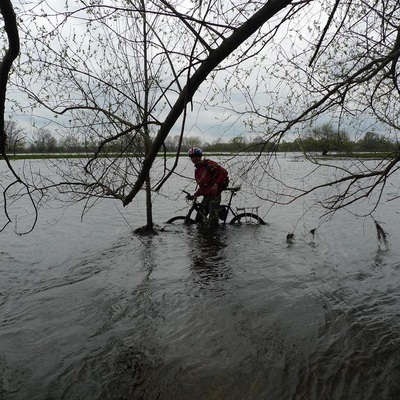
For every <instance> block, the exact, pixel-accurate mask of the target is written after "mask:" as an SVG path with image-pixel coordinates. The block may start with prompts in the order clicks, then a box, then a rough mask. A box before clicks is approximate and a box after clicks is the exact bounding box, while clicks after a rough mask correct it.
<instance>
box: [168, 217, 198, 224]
mask: <svg viewBox="0 0 400 400" xmlns="http://www.w3.org/2000/svg"><path fill="white" fill-rule="evenodd" d="M195 223H196V221H195V220H194V219H192V218H190V217H187V216H186V215H178V216H176V217H173V218H171V219H169V220H168V221H167V224H175V225H178V224H181V225H182V224H184V225H192V224H195Z"/></svg>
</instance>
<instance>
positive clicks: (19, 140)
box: [5, 121, 399, 155]
mask: <svg viewBox="0 0 400 400" xmlns="http://www.w3.org/2000/svg"><path fill="white" fill-rule="evenodd" d="M5 127H6V129H5V130H6V134H7V146H8V153H9V154H20V153H91V152H94V151H96V150H97V148H98V144H97V143H95V142H94V141H93V140H82V139H78V138H77V137H76V136H74V135H72V134H71V135H67V136H65V137H63V138H61V139H56V137H55V136H54V135H53V134H52V133H51V131H50V130H49V129H48V128H38V129H36V130H34V132H33V133H32V136H33V139H30V140H28V139H27V134H26V132H25V131H24V130H23V129H22V128H21V127H19V125H18V124H17V123H16V122H15V121H7V122H6V124H5ZM180 141H181V137H180V136H179V135H176V136H172V137H167V139H166V141H165V143H164V150H165V151H166V152H172V153H174V152H177V151H178V149H179V148H180V149H181V150H182V151H186V150H187V149H189V148H191V147H201V148H202V149H203V151H205V152H210V153H211V152H218V153H223V152H229V153H235V152H269V151H278V152H299V151H302V152H305V153H318V154H321V155H328V154H332V153H358V152H393V151H398V150H399V144H398V143H397V141H394V140H390V139H388V138H386V137H385V136H384V135H382V134H378V133H375V132H366V133H365V134H364V137H363V138H361V139H359V140H356V141H354V140H351V139H350V136H349V134H348V133H346V132H344V131H338V130H336V129H334V128H333V127H332V125H330V124H324V125H321V126H318V127H315V128H313V129H312V130H310V131H309V132H307V133H305V134H303V135H301V137H298V138H296V139H295V140H293V141H291V142H286V141H283V142H281V143H280V144H279V145H278V146H277V145H276V144H271V145H268V143H266V142H265V140H264V138H263V137H255V138H251V139H247V138H245V137H242V136H237V137H234V138H233V139H231V140H229V141H222V140H215V141H214V142H212V143H208V142H205V141H203V140H202V139H201V138H200V137H184V138H183V139H182V142H181V143H180ZM127 146H129V147H130V149H131V152H132V153H134V154H140V153H142V152H143V151H144V144H143V143H142V142H140V141H138V140H134V139H133V138H129V137H128V138H127V137H124V138H123V139H121V140H120V141H116V142H115V143H114V144H113V146H111V147H110V146H109V147H108V148H107V151H109V152H110V151H113V152H119V151H121V149H123V148H124V149H126V148H127Z"/></svg>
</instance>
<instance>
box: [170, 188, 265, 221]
mask: <svg viewBox="0 0 400 400" xmlns="http://www.w3.org/2000/svg"><path fill="white" fill-rule="evenodd" d="M239 190H240V187H232V188H226V189H224V191H227V192H230V196H229V200H228V203H227V204H221V205H220V211H221V209H225V210H226V213H224V216H223V218H221V216H219V219H220V220H221V221H222V223H223V224H226V220H227V218H228V214H229V212H230V213H231V214H232V215H233V218H232V220H231V221H230V222H229V224H232V225H233V224H241V223H242V220H244V221H245V222H246V223H247V222H256V223H258V224H260V225H266V223H265V222H264V221H263V220H262V218H260V217H259V216H258V211H257V214H253V212H248V211H246V208H242V209H238V211H239V210H242V211H244V212H242V213H239V212H236V211H235V210H234V209H233V208H232V205H231V204H232V199H233V196H235V195H236V192H238V191H239ZM183 193H186V194H187V195H188V196H190V193H188V192H186V191H185V190H183ZM251 208H252V211H253V210H254V209H255V210H258V207H251ZM194 211H196V212H197V213H200V215H201V217H202V218H201V220H202V221H209V218H207V215H206V214H205V213H204V210H203V209H202V207H201V203H199V202H198V201H197V199H196V198H194V199H193V203H192V205H191V207H190V209H189V211H188V213H187V214H186V215H185V216H183V215H178V216H176V217H173V218H171V219H169V220H168V221H167V223H171V224H172V223H174V222H178V221H181V222H182V221H183V222H185V223H186V224H195V223H196V222H197V221H196V220H195V219H193V218H192V214H193V212H194Z"/></svg>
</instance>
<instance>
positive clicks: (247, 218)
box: [229, 213, 266, 225]
mask: <svg viewBox="0 0 400 400" xmlns="http://www.w3.org/2000/svg"><path fill="white" fill-rule="evenodd" d="M229 223H230V224H231V225H234V224H246V223H247V224H260V225H266V222H264V220H263V219H262V218H261V217H259V216H258V215H256V214H252V213H241V214H238V215H236V216H235V217H233V218H232V220H231V222H229Z"/></svg>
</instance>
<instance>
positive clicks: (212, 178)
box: [188, 147, 229, 227]
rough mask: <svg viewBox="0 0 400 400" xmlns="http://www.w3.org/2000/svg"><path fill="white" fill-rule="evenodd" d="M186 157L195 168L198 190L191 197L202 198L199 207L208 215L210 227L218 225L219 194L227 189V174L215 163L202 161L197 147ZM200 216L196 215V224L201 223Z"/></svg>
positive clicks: (201, 153) (201, 154)
mask: <svg viewBox="0 0 400 400" xmlns="http://www.w3.org/2000/svg"><path fill="white" fill-rule="evenodd" d="M188 155H189V157H190V159H191V160H192V162H193V164H194V166H195V172H194V177H195V179H196V182H197V184H198V189H197V190H196V192H195V193H194V194H193V196H191V197H192V198H194V197H199V196H203V200H202V202H201V207H202V209H203V212H204V213H205V215H209V220H210V225H211V226H212V227H216V226H218V225H219V222H218V212H219V205H220V203H221V192H222V191H223V190H224V189H226V188H227V187H228V184H229V178H228V172H227V171H226V169H224V168H223V167H222V166H221V165H219V164H218V163H216V162H215V161H212V160H208V159H202V156H203V152H202V151H201V149H199V148H198V147H192V148H191V149H190V150H189V152H188ZM201 220H202V216H201V214H200V213H197V216H196V222H201Z"/></svg>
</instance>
